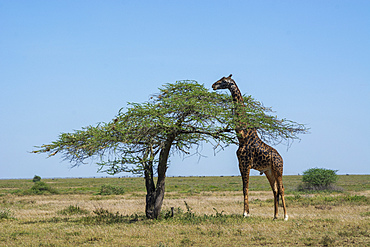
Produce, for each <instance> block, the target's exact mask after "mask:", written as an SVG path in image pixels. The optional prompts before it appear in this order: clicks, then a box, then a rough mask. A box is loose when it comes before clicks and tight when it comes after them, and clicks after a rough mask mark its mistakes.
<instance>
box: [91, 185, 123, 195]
mask: <svg viewBox="0 0 370 247" xmlns="http://www.w3.org/2000/svg"><path fill="white" fill-rule="evenodd" d="M124 193H125V191H124V188H123V187H121V186H113V185H109V184H103V185H102V186H101V187H100V191H99V193H98V195H123V194H124Z"/></svg>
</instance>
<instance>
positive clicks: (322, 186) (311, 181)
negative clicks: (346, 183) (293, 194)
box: [298, 168, 338, 190]
mask: <svg viewBox="0 0 370 247" xmlns="http://www.w3.org/2000/svg"><path fill="white" fill-rule="evenodd" d="M337 171H338V170H330V169H325V168H311V169H308V170H306V171H304V172H303V176H302V182H303V184H301V185H300V186H299V187H298V189H299V190H338V188H336V187H334V186H333V184H334V183H335V182H336V181H337V180H338V176H337V174H336V173H337Z"/></svg>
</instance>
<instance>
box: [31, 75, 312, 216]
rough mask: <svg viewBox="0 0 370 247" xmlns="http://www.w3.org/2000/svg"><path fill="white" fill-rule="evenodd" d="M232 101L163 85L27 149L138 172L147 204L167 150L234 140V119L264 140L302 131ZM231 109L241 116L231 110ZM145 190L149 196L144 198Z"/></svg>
mask: <svg viewBox="0 0 370 247" xmlns="http://www.w3.org/2000/svg"><path fill="white" fill-rule="evenodd" d="M235 104H236V103H235V102H233V101H232V98H231V97H230V96H229V95H228V94H225V93H217V92H210V91H209V90H208V89H206V88H205V87H204V86H203V85H201V84H199V83H197V82H196V81H178V82H176V83H168V84H165V85H164V86H163V87H161V88H159V93H157V94H155V95H152V96H151V97H150V99H149V100H148V101H147V102H144V103H128V105H127V107H126V108H122V109H120V111H119V112H118V114H117V116H116V117H115V118H114V119H113V120H112V121H110V122H108V123H104V122H101V123H99V124H97V125H95V126H92V125H91V126H87V127H84V128H82V129H81V130H75V131H74V132H72V133H61V134H60V135H59V138H58V139H57V140H56V141H54V142H52V143H50V144H46V145H42V146H40V147H37V148H38V149H37V150H35V151H33V152H34V153H47V154H49V157H50V156H54V155H55V154H57V153H59V154H61V155H62V157H63V158H64V159H65V160H68V161H70V162H71V163H72V166H78V165H80V164H83V163H85V162H86V161H87V160H89V159H91V158H93V159H94V158H95V159H97V163H98V165H99V166H100V169H99V170H100V171H101V172H106V173H108V174H116V173H120V172H131V173H134V174H142V175H144V177H145V179H146V187H147V192H148V194H147V203H148V200H154V201H155V200H156V199H157V198H159V199H160V197H161V196H162V195H160V194H161V193H159V191H162V190H163V191H162V193H164V178H165V173H166V170H167V165H168V158H169V156H170V153H173V152H179V153H182V154H185V155H186V154H190V152H191V151H194V150H197V147H198V146H199V145H200V143H202V142H207V143H210V144H211V145H213V147H214V148H215V149H222V148H224V147H225V146H228V145H230V144H237V143H238V139H237V136H236V133H235V130H234V129H235V127H236V123H237V122H241V121H242V122H246V123H248V128H256V129H257V130H258V132H259V134H260V137H261V138H262V139H263V140H265V141H267V142H269V143H277V142H282V141H289V140H295V139H298V134H301V133H306V132H307V128H306V127H305V126H304V125H302V124H298V123H296V122H293V121H290V120H286V119H278V118H277V116H275V115H273V114H272V113H273V112H272V110H271V108H267V107H264V106H263V105H262V104H261V103H260V102H258V101H257V100H255V99H253V98H252V97H251V96H244V105H245V107H236V105H235ZM235 111H243V114H234V113H235ZM154 171H156V172H157V175H158V181H157V186H155V185H154V181H153V174H154ZM156 193H157V194H156ZM149 194H152V196H151V197H150V196H149V198H148V195H149ZM153 198H154V199H153ZM162 199H163V196H162ZM153 203H154V202H153ZM154 204H155V203H154ZM159 210H160V206H159ZM148 211H150V210H149V209H148V208H147V216H148V217H154V218H156V217H157V216H158V214H159V211H158V210H157V211H158V212H155V213H154V215H150V214H149V215H148ZM154 211H155V210H154Z"/></svg>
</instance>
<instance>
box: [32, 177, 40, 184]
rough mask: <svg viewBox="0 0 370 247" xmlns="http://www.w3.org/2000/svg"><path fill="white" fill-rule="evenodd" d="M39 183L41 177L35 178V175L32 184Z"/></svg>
mask: <svg viewBox="0 0 370 247" xmlns="http://www.w3.org/2000/svg"><path fill="white" fill-rule="evenodd" d="M40 181H41V177H40V176H37V175H35V176H34V177H33V179H32V182H35V183H36V182H40Z"/></svg>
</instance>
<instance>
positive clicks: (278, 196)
mask: <svg viewBox="0 0 370 247" xmlns="http://www.w3.org/2000/svg"><path fill="white" fill-rule="evenodd" d="M276 197H277V205H278V206H279V198H280V197H281V192H280V190H279V189H278V190H277V194H276Z"/></svg>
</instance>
